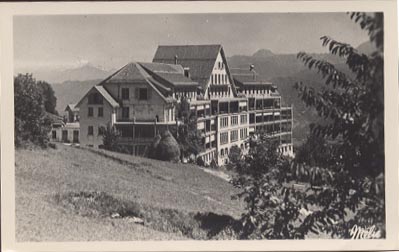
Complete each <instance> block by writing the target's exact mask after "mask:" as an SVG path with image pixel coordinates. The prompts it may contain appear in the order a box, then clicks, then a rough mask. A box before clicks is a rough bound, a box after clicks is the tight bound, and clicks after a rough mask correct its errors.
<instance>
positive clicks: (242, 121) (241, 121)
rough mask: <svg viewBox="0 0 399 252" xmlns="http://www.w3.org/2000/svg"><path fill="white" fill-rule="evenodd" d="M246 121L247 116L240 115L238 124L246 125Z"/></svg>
mask: <svg viewBox="0 0 399 252" xmlns="http://www.w3.org/2000/svg"><path fill="white" fill-rule="evenodd" d="M247 119H248V117H247V115H241V118H240V123H241V124H247Z"/></svg>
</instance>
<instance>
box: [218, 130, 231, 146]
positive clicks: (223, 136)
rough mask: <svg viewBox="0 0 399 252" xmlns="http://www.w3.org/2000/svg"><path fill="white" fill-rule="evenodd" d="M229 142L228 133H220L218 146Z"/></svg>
mask: <svg viewBox="0 0 399 252" xmlns="http://www.w3.org/2000/svg"><path fill="white" fill-rule="evenodd" d="M228 142H229V132H223V133H220V144H226V143H228Z"/></svg>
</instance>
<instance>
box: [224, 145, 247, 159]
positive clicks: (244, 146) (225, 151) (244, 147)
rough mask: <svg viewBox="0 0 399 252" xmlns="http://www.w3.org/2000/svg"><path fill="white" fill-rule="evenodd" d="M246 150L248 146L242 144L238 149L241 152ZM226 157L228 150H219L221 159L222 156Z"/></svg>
mask: <svg viewBox="0 0 399 252" xmlns="http://www.w3.org/2000/svg"><path fill="white" fill-rule="evenodd" d="M247 148H248V145H246V144H243V143H242V144H241V145H240V149H241V150H245V149H247ZM228 155H229V149H228V148H227V147H226V148H224V149H221V150H220V156H221V157H224V156H226V157H227V156H228ZM226 161H227V160H226Z"/></svg>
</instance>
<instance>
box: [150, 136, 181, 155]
mask: <svg viewBox="0 0 399 252" xmlns="http://www.w3.org/2000/svg"><path fill="white" fill-rule="evenodd" d="M155 158H156V159H159V160H163V161H174V162H178V161H179V160H180V147H179V144H178V143H177V141H176V139H175V138H174V137H173V136H172V134H171V133H170V132H169V131H168V130H167V131H165V132H164V133H163V134H162V136H161V140H160V141H159V143H158V145H157V147H156V156H155Z"/></svg>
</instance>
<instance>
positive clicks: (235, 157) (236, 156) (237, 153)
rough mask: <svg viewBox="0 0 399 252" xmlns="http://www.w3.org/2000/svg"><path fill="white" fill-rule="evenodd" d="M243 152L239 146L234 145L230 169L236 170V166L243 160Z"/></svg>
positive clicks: (230, 157)
mask: <svg viewBox="0 0 399 252" xmlns="http://www.w3.org/2000/svg"><path fill="white" fill-rule="evenodd" d="M242 157H243V155H242V150H241V148H239V147H238V146H237V145H233V146H232V147H231V148H230V152H229V161H230V162H229V163H228V164H227V168H228V169H234V164H237V162H238V161H240V160H241V159H242ZM231 164H232V165H231Z"/></svg>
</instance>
